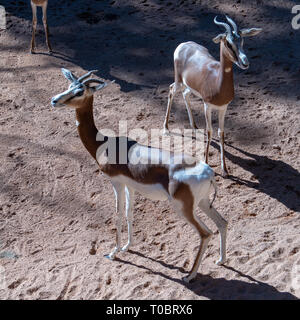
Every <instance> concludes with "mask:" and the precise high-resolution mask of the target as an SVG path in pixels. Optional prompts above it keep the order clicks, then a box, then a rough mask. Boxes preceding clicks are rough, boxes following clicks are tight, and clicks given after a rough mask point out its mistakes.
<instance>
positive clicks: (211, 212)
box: [199, 199, 228, 265]
mask: <svg viewBox="0 0 300 320" xmlns="http://www.w3.org/2000/svg"><path fill="white" fill-rule="evenodd" d="M199 207H200V209H201V210H202V211H203V212H204V213H205V214H206V215H207V216H208V217H209V218H211V219H212V220H213V222H214V223H215V224H216V226H217V228H218V230H219V232H220V259H219V260H218V261H216V264H217V265H221V264H224V263H225V262H226V235H227V224H228V223H227V221H226V220H225V219H224V218H223V217H222V216H221V215H220V213H219V212H218V211H217V210H216V209H215V208H214V207H210V204H209V200H208V199H205V200H201V201H200V203H199Z"/></svg>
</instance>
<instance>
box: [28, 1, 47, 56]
mask: <svg viewBox="0 0 300 320" xmlns="http://www.w3.org/2000/svg"><path fill="white" fill-rule="evenodd" d="M47 5H48V1H45V2H44V3H43V4H42V5H41V6H42V10H43V25H44V30H45V35H46V43H47V47H48V51H49V53H51V52H52V48H51V45H50V41H49V28H48V23H47ZM31 9H32V38H31V50H30V52H31V53H34V52H35V33H36V26H37V5H36V4H34V3H33V2H32V1H31Z"/></svg>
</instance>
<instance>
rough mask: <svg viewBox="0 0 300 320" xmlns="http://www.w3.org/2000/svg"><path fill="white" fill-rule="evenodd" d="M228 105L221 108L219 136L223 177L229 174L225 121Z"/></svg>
mask: <svg viewBox="0 0 300 320" xmlns="http://www.w3.org/2000/svg"><path fill="white" fill-rule="evenodd" d="M226 110H227V106H226V107H225V108H224V109H222V110H219V130H218V136H219V141H220V150H221V166H222V175H223V177H226V176H228V170H227V167H226V163H225V154H224V121H225V114H226Z"/></svg>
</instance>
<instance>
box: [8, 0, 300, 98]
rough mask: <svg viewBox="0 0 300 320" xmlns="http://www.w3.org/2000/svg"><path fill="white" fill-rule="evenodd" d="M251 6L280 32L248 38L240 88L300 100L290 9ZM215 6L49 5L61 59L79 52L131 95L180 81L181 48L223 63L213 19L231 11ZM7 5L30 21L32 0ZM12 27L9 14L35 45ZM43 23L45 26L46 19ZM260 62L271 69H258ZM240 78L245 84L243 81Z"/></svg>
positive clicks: (78, 0)
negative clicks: (176, 76) (199, 49)
mask: <svg viewBox="0 0 300 320" xmlns="http://www.w3.org/2000/svg"><path fill="white" fill-rule="evenodd" d="M220 2H221V3H224V2H223V1H220ZM247 2H248V3H250V2H252V3H253V4H254V5H256V6H259V8H260V11H259V12H257V13H256V12H253V15H252V16H251V17H249V19H250V18H251V19H252V21H253V20H255V26H256V27H262V28H264V27H265V26H267V25H268V24H274V25H276V26H277V27H278V29H277V30H274V31H275V32H274V33H273V34H272V35H270V34H269V33H268V32H265V33H263V34H261V35H259V36H258V37H255V38H251V39H250V38H249V39H246V43H245V50H246V52H247V53H248V57H249V60H250V64H251V67H250V69H249V70H248V71H246V72H243V71H241V70H238V69H237V68H236V70H235V76H236V82H237V81H239V82H241V83H245V86H247V85H249V86H251V87H252V88H253V89H254V90H255V89H258V90H262V91H263V92H264V94H270V95H275V96H277V95H278V96H280V95H282V94H286V92H287V91H289V92H291V96H290V97H289V99H292V100H295V102H296V101H297V90H295V86H299V84H298V80H299V71H300V62H299V59H298V57H297V52H298V51H299V49H300V43H299V41H297V38H296V36H297V34H296V33H297V31H295V30H293V29H292V27H291V19H292V17H293V16H292V14H291V8H288V7H284V6H283V5H282V3H279V2H278V3H279V5H278V6H272V5H269V3H268V1H257V0H250V1H247ZM208 3H209V2H207V1H200V0H199V1H192V0H185V1H180V0H174V1H169V2H167V1H161V0H155V1H151V2H150V1H149V2H148V1H147V0H146V1H141V2H140V6H139V7H135V6H134V2H127V1H120V0H116V1H104V0H103V1H98V0H91V1H88V3H87V2H86V1H83V0H66V1H63V2H61V1H58V0H52V1H50V2H49V6H48V21H49V26H50V33H52V37H51V41H52V43H53V47H54V48H53V49H54V51H55V52H56V54H57V56H59V55H60V54H63V52H61V45H62V44H63V45H65V46H68V47H69V48H70V49H72V50H74V55H73V56H72V57H68V58H67V60H68V61H71V62H73V63H75V64H78V65H80V66H81V67H82V68H84V69H95V68H96V69H98V70H99V74H98V75H99V76H101V77H103V78H106V79H110V80H113V79H116V80H117V83H119V84H120V85H121V90H122V91H124V92H128V91H134V90H138V89H142V88H144V87H148V86H149V87H153V86H157V85H168V84H170V83H171V82H173V76H172V70H173V58H172V57H173V52H174V49H175V48H176V46H177V45H178V44H179V43H181V42H184V41H188V40H193V41H196V42H198V43H201V44H203V45H204V46H207V47H208V48H209V50H210V51H211V53H212V54H213V55H214V56H215V57H216V58H218V56H219V47H218V46H217V45H215V44H213V42H212V41H211V39H212V38H213V37H214V36H216V34H218V33H219V31H220V29H219V28H218V27H217V26H216V25H214V23H213V18H214V17H215V15H217V14H218V15H220V14H223V13H224V12H220V11H219V9H218V6H214V7H211V6H209V4H208ZM226 3H228V5H229V4H230V5H231V7H232V8H236V14H235V15H232V17H233V18H234V19H235V20H236V22H237V23H238V25H239V26H241V27H252V25H250V26H249V25H248V24H247V15H246V14H243V12H239V10H238V7H237V6H236V5H237V4H239V3H241V1H238V0H237V1H235V0H232V1H230V2H228V1H226ZM2 4H3V5H4V6H5V7H6V10H7V12H8V13H9V15H14V16H17V17H18V18H21V19H25V20H28V21H31V8H30V4H29V3H28V2H27V1H26V2H25V1H20V0H15V1H8V0H3V1H2ZM140 8H142V9H140ZM261 10H262V13H261ZM39 14H40V13H39ZM183 18H188V20H183ZM39 19H41V18H40V15H39ZM9 21H10V19H9V16H8V32H11V33H17V36H18V37H20V36H23V37H26V38H28V41H29V37H30V32H27V33H26V34H20V31H16V30H15V29H16V28H17V26H12V25H11V24H10V22H9ZM186 21H188V22H189V23H186ZM39 23H40V27H41V28H42V26H41V21H39ZM252 24H253V23H252ZM282 24H285V25H289V26H290V27H289V30H288V32H286V31H284V32H280V27H281V25H282ZM61 26H64V27H67V29H69V32H65V33H64V32H61V31H60V27H61ZM285 30H286V29H285ZM40 40H41V39H39V41H40ZM78 40H80V41H79V42H78ZM39 46H40V45H39ZM26 49H27V48H26ZM104 51H105V53H106V54H107V53H108V54H109V59H107V58H106V59H104V58H103V56H102V54H101V53H102V52H104ZM58 53H59V54H58ZM61 58H62V59H66V57H64V58H63V57H61ZM256 61H258V62H262V61H263V62H264V63H263V65H262V64H261V63H260V64H259V65H257V64H256ZM274 74H278V77H274ZM241 76H242V77H243V79H240V77H241ZM268 78H270V79H271V78H273V79H272V81H273V82H274V81H275V82H277V88H276V90H273V91H272V92H271V90H270V89H269V86H270V84H269V83H268V82H269V81H268V80H267V81H266V79H268ZM133 79H134V80H133ZM270 81H271V80H270ZM273 87H274V85H273ZM273 87H272V88H273ZM298 99H299V96H298Z"/></svg>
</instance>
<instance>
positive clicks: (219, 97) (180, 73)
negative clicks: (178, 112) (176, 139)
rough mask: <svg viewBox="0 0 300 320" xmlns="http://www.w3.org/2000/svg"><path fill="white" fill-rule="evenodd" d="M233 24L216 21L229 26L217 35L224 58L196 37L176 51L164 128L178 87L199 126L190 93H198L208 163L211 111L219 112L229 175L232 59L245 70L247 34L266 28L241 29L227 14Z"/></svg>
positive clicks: (191, 116) (220, 135)
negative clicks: (227, 135)
mask: <svg viewBox="0 0 300 320" xmlns="http://www.w3.org/2000/svg"><path fill="white" fill-rule="evenodd" d="M226 19H227V21H228V22H229V23H230V24H231V26H232V28H233V30H232V29H231V27H230V25H229V24H227V23H224V22H219V21H217V17H215V19H214V22H215V24H217V25H219V26H222V27H224V28H225V33H221V34H219V35H218V36H217V37H215V38H214V39H213V41H214V42H215V43H220V61H217V60H216V59H214V58H213V57H212V56H211V55H210V54H209V52H208V50H207V49H206V48H205V47H203V46H201V45H199V44H197V43H195V42H192V41H189V42H184V43H181V44H180V45H179V46H178V47H177V48H176V50H175V52H174V72H175V82H174V83H173V84H171V85H170V91H169V98H168V107H167V113H166V116H165V121H164V132H165V133H168V132H169V128H168V122H169V116H170V110H171V105H172V101H173V98H174V95H175V93H176V91H177V90H178V89H180V90H181V91H182V95H183V99H184V102H185V106H186V109H187V112H188V115H189V120H190V124H191V126H192V128H194V129H196V128H197V127H196V125H195V121H194V118H193V115H192V111H191V107H190V100H189V95H190V94H191V93H194V94H195V95H196V96H198V97H200V98H202V100H203V102H204V112H205V120H206V131H207V143H206V154H205V162H206V163H208V152H209V145H210V142H211V138H212V133H213V129H212V122H211V111H212V110H217V111H218V113H219V130H218V136H219V139H220V149H221V165H222V174H223V176H226V175H228V170H227V168H226V164H225V156H224V119H225V113H226V110H227V106H228V104H229V103H230V102H231V101H232V100H233V98H234V85H233V71H232V63H235V64H236V65H237V66H238V67H240V68H241V69H243V70H245V69H247V68H248V67H249V62H248V59H247V57H246V55H245V53H244V51H243V37H249V36H254V35H257V34H258V33H259V32H261V31H262V29H259V28H251V29H242V30H238V28H237V25H236V24H235V22H234V21H233V20H232V19H230V18H229V17H227V16H226Z"/></svg>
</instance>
